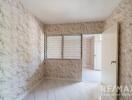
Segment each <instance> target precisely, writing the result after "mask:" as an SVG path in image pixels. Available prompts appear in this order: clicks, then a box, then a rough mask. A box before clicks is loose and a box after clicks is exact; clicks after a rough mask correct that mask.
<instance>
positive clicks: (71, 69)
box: [44, 22, 104, 81]
mask: <svg viewBox="0 0 132 100" xmlns="http://www.w3.org/2000/svg"><path fill="white" fill-rule="evenodd" d="M103 30H104V22H88V23H87V22H86V23H72V24H54V25H44V32H45V33H46V34H48V35H56V34H72V35H73V34H81V33H88V34H91V33H101V32H103ZM44 67H45V77H46V78H51V79H53V78H56V79H68V80H75V81H80V80H81V76H82V74H81V73H82V61H81V60H47V61H46V64H45V65H44Z"/></svg>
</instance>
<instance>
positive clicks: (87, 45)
mask: <svg viewBox="0 0 132 100" xmlns="http://www.w3.org/2000/svg"><path fill="white" fill-rule="evenodd" d="M101 43H102V37H101V34H92V35H91V34H90V35H89V34H84V35H83V36H82V81H88V82H100V81H101V55H102V54H101V48H102V47H101Z"/></svg>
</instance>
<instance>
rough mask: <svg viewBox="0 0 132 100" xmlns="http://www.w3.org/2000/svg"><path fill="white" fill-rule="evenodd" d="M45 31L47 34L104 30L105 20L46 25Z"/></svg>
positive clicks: (98, 31) (89, 32)
mask: <svg viewBox="0 0 132 100" xmlns="http://www.w3.org/2000/svg"><path fill="white" fill-rule="evenodd" d="M44 31H45V33H47V34H82V33H86V34H91V33H96V34H97V33H101V32H103V31H104V22H85V23H70V24H54V25H48V24H46V25H44Z"/></svg>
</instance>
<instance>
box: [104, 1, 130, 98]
mask: <svg viewBox="0 0 132 100" xmlns="http://www.w3.org/2000/svg"><path fill="white" fill-rule="evenodd" d="M115 22H119V24H120V30H119V39H120V40H119V41H120V43H119V45H120V47H119V60H120V61H119V78H120V82H119V83H120V85H128V86H131V85H132V0H122V1H121V3H120V4H119V6H118V7H117V8H116V9H115V10H114V11H113V13H112V15H111V16H110V17H109V18H108V19H107V20H106V23H105V28H108V27H110V26H111V25H112V24H114V23H115ZM120 100H132V96H121V97H120Z"/></svg>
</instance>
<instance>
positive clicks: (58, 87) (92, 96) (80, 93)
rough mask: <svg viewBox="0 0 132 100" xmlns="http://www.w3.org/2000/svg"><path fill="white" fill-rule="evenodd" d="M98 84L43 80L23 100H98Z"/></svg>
mask: <svg viewBox="0 0 132 100" xmlns="http://www.w3.org/2000/svg"><path fill="white" fill-rule="evenodd" d="M97 90H98V84H97V83H93V82H92V83H90V82H71V81H59V80H43V82H42V83H41V84H40V85H39V86H38V87H37V88H36V89H34V91H32V93H31V94H29V95H28V96H27V97H26V98H25V99H24V100H98V99H97V98H98V96H97V95H98V93H97Z"/></svg>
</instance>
